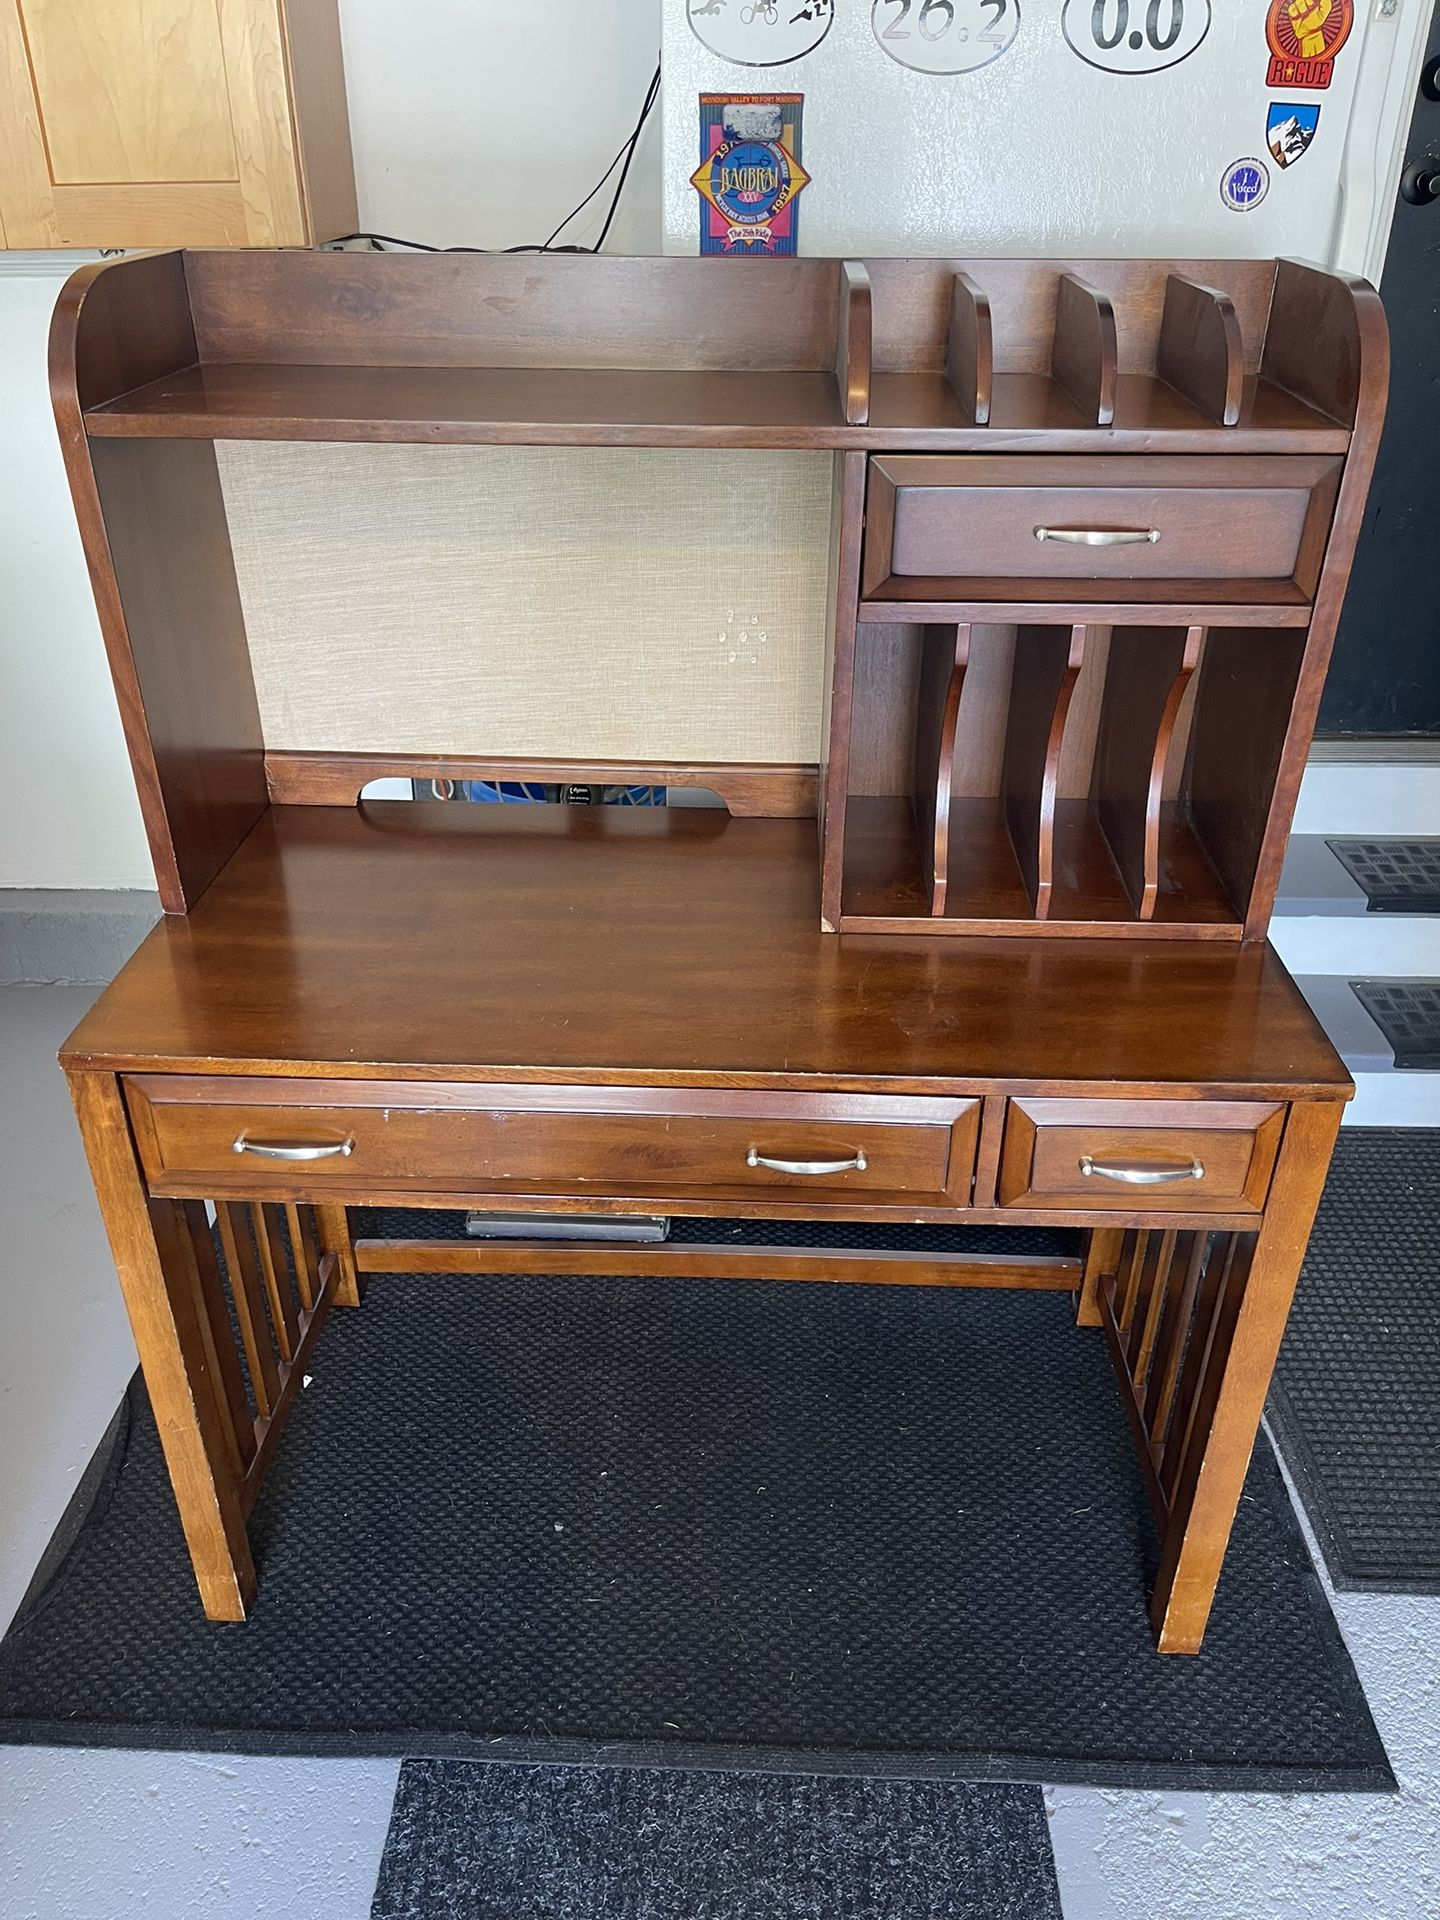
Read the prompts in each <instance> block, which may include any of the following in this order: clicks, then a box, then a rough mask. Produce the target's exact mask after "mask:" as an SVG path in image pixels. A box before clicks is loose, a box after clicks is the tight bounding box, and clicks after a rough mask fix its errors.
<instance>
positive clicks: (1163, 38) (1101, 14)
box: [1060, 0, 1210, 73]
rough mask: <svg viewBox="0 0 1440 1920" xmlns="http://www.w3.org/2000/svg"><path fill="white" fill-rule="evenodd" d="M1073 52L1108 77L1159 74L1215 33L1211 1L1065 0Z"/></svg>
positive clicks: (1063, 22) (1064, 22)
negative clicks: (1117, 74)
mask: <svg viewBox="0 0 1440 1920" xmlns="http://www.w3.org/2000/svg"><path fill="white" fill-rule="evenodd" d="M1060 26H1061V30H1062V32H1063V33H1064V35H1065V38H1066V40H1067V42H1068V43H1069V46H1070V49H1071V51H1072V52H1073V53H1078V54H1079V56H1080V58H1081V59H1082V60H1084V61H1085V62H1086V63H1087V65H1089V66H1092V67H1100V68H1102V69H1103V71H1104V72H1106V73H1160V72H1162V71H1163V70H1164V69H1165V68H1166V67H1176V66H1179V64H1180V62H1181V61H1182V60H1188V59H1189V57H1190V55H1191V54H1192V53H1194V51H1195V49H1196V48H1197V47H1198V46H1199V44H1200V42H1201V41H1202V40H1203V39H1204V38H1205V36H1206V34H1207V33H1208V32H1209V31H1210V0H1065V9H1064V12H1063V13H1062V14H1061V15H1060Z"/></svg>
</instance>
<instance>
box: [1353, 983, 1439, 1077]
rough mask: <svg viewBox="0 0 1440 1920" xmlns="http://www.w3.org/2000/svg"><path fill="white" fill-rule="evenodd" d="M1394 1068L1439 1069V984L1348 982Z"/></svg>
mask: <svg viewBox="0 0 1440 1920" xmlns="http://www.w3.org/2000/svg"><path fill="white" fill-rule="evenodd" d="M1350 991H1351V992H1352V993H1353V994H1354V995H1355V998H1356V999H1357V1000H1358V1001H1359V1002H1360V1004H1361V1006H1362V1007H1364V1009H1365V1011H1366V1012H1367V1013H1368V1014H1369V1016H1370V1018H1371V1019H1372V1020H1373V1021H1374V1022H1375V1024H1376V1026H1377V1027H1379V1029H1380V1031H1381V1032H1382V1033H1383V1034H1384V1036H1385V1038H1386V1039H1387V1040H1388V1041H1389V1043H1390V1050H1391V1052H1392V1053H1393V1054H1394V1055H1395V1064H1396V1066H1397V1067H1416V1068H1420V1069H1421V1070H1424V1069H1426V1068H1435V1067H1440V980H1352V981H1351V982H1350Z"/></svg>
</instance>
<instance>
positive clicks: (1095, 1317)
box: [1075, 1227, 1125, 1327]
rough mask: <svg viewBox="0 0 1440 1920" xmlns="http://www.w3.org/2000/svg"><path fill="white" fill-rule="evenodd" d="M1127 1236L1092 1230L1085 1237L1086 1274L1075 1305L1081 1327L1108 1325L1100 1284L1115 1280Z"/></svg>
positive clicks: (1103, 1229)
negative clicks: (1101, 1304)
mask: <svg viewBox="0 0 1440 1920" xmlns="http://www.w3.org/2000/svg"><path fill="white" fill-rule="evenodd" d="M1124 1244H1125V1235H1124V1232H1123V1231H1122V1230H1121V1229H1120V1228H1118V1227H1114V1228H1112V1227H1092V1228H1091V1229H1090V1231H1089V1232H1088V1233H1087V1234H1086V1236H1085V1270H1084V1273H1083V1274H1082V1276H1081V1280H1080V1296H1079V1299H1078V1300H1077V1302H1076V1305H1075V1324H1076V1326H1077V1327H1098V1326H1102V1325H1103V1324H1104V1316H1103V1315H1102V1313H1101V1311H1100V1283H1101V1281H1102V1280H1105V1279H1107V1278H1110V1277H1113V1275H1114V1274H1115V1272H1116V1271H1117V1269H1118V1268H1119V1265H1120V1251H1121V1248H1122V1247H1123V1246H1124Z"/></svg>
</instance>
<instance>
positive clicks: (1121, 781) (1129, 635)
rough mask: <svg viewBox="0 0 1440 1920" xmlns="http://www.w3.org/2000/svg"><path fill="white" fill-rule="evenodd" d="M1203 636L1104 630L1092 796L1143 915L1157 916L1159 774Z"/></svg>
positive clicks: (1166, 630) (1198, 630)
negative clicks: (1105, 655)
mask: <svg viewBox="0 0 1440 1920" xmlns="http://www.w3.org/2000/svg"><path fill="white" fill-rule="evenodd" d="M1203 637H1204V629H1203V628H1202V627H1189V628H1179V627H1116V628H1115V630H1114V631H1113V633H1112V634H1111V636H1110V658H1109V663H1108V665H1107V668H1106V674H1105V696H1104V704H1103V706H1102V708H1101V714H1100V736H1099V739H1098V741H1097V743H1096V750H1095V771H1094V778H1093V784H1092V787H1091V794H1092V798H1093V802H1094V808H1095V817H1096V819H1097V820H1098V821H1099V823H1100V830H1101V832H1102V833H1103V834H1104V836H1105V842H1106V845H1107V846H1108V847H1109V849H1110V857H1111V859H1112V860H1113V861H1114V862H1115V866H1116V870H1117V871H1118V873H1119V875H1120V878H1121V880H1122V882H1123V883H1124V887H1125V892H1126V894H1127V895H1128V896H1129V899H1130V904H1131V906H1132V907H1133V908H1134V910H1135V913H1136V916H1137V917H1138V918H1139V919H1141V920H1150V919H1153V918H1154V915H1155V903H1156V899H1157V896H1158V893H1159V888H1160V842H1161V808H1162V804H1163V801H1164V795H1165V773H1166V768H1167V765H1168V763H1169V759H1170V751H1171V746H1172V743H1173V741H1174V738H1175V725H1176V722H1177V720H1178V719H1179V717H1180V707H1181V702H1182V701H1183V700H1184V697H1185V690H1186V687H1187V686H1188V685H1189V682H1190V676H1191V674H1192V673H1194V671H1195V668H1196V665H1197V664H1198V662H1199V659H1200V645H1201V641H1202V639H1203Z"/></svg>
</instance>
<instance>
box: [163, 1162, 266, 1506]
mask: <svg viewBox="0 0 1440 1920" xmlns="http://www.w3.org/2000/svg"><path fill="white" fill-rule="evenodd" d="M179 1205H180V1207H181V1210H182V1212H183V1214H184V1217H185V1228H186V1232H187V1235H188V1237H189V1242H190V1250H191V1253H192V1255H193V1272H194V1278H195V1285H196V1290H197V1295H198V1299H199V1304H200V1324H201V1332H202V1335H203V1337H204V1340H205V1346H206V1353H207V1357H208V1359H209V1362H210V1366H211V1371H212V1374H213V1376H214V1378H215V1379H216V1380H218V1381H219V1383H220V1390H221V1392H222V1393H223V1395H224V1397H225V1409H226V1412H227V1413H228V1415H229V1420H228V1423H227V1429H228V1430H227V1433H226V1439H227V1441H228V1442H229V1445H230V1448H231V1451H232V1456H233V1464H234V1466H235V1468H236V1470H237V1471H238V1472H243V1471H244V1470H245V1468H246V1467H247V1466H248V1465H249V1463H250V1461H251V1460H252V1459H253V1458H254V1454H255V1427H254V1417H253V1415H252V1414H251V1411H250V1401H249V1397H248V1396H247V1394H246V1392H245V1376H244V1374H243V1373H242V1372H241V1369H240V1355H239V1353H238V1352H237V1350H236V1346H235V1335H234V1333H233V1331H232V1329H231V1323H230V1311H229V1308H228V1306H227V1304H226V1299H225V1285H224V1282H223V1281H222V1280H221V1278H220V1267H219V1263H218V1262H217V1261H216V1258H215V1242H214V1240H213V1239H212V1238H211V1234H210V1221H209V1217H208V1215H207V1214H206V1212H205V1203H204V1202H203V1201H201V1200H182V1201H181V1202H179Z"/></svg>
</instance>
